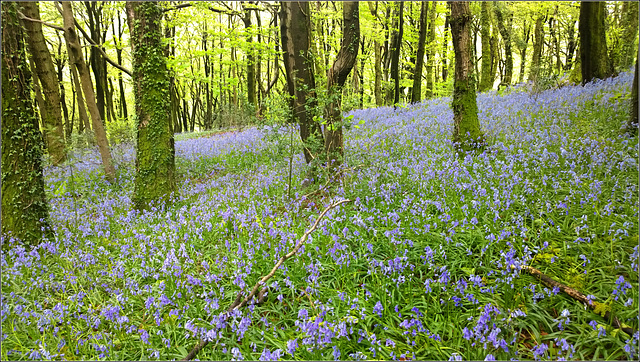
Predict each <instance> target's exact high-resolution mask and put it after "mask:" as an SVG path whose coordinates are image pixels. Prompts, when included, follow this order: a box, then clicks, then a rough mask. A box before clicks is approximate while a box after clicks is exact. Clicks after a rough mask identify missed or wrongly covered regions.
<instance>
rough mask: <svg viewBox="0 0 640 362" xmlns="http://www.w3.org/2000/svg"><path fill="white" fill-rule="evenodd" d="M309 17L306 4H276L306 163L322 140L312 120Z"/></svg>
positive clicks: (317, 151) (314, 104) (314, 105)
mask: <svg viewBox="0 0 640 362" xmlns="http://www.w3.org/2000/svg"><path fill="white" fill-rule="evenodd" d="M310 37H311V18H310V13H309V3H308V2H302V1H301V2H289V1H283V2H281V3H280V38H281V43H282V50H283V51H284V52H283V58H284V59H283V60H284V69H285V72H286V75H287V91H288V93H289V101H290V109H291V111H292V112H293V120H294V121H295V122H297V123H298V124H299V125H300V138H301V139H302V146H303V151H304V158H305V161H306V162H307V164H311V162H312V161H313V160H314V159H315V158H316V157H318V156H319V155H320V153H321V152H322V145H323V144H324V137H323V135H322V131H321V129H320V125H319V124H318V122H316V121H315V120H314V114H315V111H316V108H317V104H318V102H317V98H316V92H315V88H316V83H315V77H314V74H313V56H312V54H311V52H310V47H309V46H310V43H311V42H310Z"/></svg>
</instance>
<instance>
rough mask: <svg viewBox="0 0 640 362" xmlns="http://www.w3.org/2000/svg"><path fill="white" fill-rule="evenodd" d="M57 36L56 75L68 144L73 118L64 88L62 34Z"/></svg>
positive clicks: (57, 33)
mask: <svg viewBox="0 0 640 362" xmlns="http://www.w3.org/2000/svg"><path fill="white" fill-rule="evenodd" d="M56 36H57V37H58V57H57V58H56V69H57V71H56V75H57V77H58V84H59V85H60V105H61V106H62V115H63V116H64V132H65V139H66V141H67V142H71V133H72V132H73V117H71V118H69V109H68V107H67V101H66V99H67V98H66V92H65V88H64V83H63V82H62V79H63V76H64V74H63V71H64V63H65V61H64V56H63V54H62V44H63V43H64V42H63V41H62V38H61V37H60V33H59V32H56Z"/></svg>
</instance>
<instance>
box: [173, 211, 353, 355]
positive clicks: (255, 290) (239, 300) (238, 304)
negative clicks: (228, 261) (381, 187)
mask: <svg viewBox="0 0 640 362" xmlns="http://www.w3.org/2000/svg"><path fill="white" fill-rule="evenodd" d="M347 202H351V200H349V199H345V200H341V201H338V202H336V203H335V204H331V205H329V206H327V207H326V208H325V209H324V211H322V213H320V215H319V216H318V218H317V219H316V221H315V222H314V223H313V225H312V226H311V227H310V228H309V229H308V230H307V231H305V232H304V234H303V235H302V237H301V238H300V240H298V242H297V243H296V245H295V247H294V248H293V250H291V251H290V252H289V253H288V254H286V255H284V256H282V257H281V258H280V260H278V262H277V263H276V265H274V266H273V268H272V269H271V271H270V272H269V273H268V274H267V275H265V276H263V277H262V278H260V280H259V281H258V282H257V283H256V285H254V287H253V289H252V290H251V293H249V295H247V296H246V297H245V298H244V299H243V298H242V291H240V292H238V295H237V296H236V299H235V301H234V302H233V303H231V305H230V306H229V308H227V312H226V313H227V314H229V313H231V312H233V311H234V310H238V309H240V308H242V307H244V306H245V305H247V303H248V302H249V301H250V300H251V298H253V297H254V296H255V295H256V294H258V303H261V302H262V301H263V300H264V297H265V293H266V291H267V286H266V285H265V284H266V282H267V281H268V280H269V279H271V277H273V276H274V275H275V273H276V271H277V270H278V268H279V267H280V266H281V265H282V264H283V263H284V262H285V261H287V260H288V259H290V258H291V257H293V256H294V255H295V254H296V253H297V252H298V250H300V248H301V247H302V245H303V244H304V242H305V241H307V239H308V238H309V235H310V234H311V233H312V232H313V231H314V230H315V229H316V228H317V227H318V224H320V221H321V220H322V218H324V216H325V215H326V214H327V212H329V210H331V209H333V208H334V207H337V206H339V205H342V204H344V203H347ZM260 286H263V287H262V289H260ZM207 344H209V341H208V340H206V341H205V340H200V341H199V342H198V344H197V345H196V346H195V347H193V349H192V350H191V351H190V352H189V353H188V354H187V355H186V356H185V357H184V359H183V361H190V360H191V359H193V358H194V357H195V356H196V355H197V354H198V352H200V350H202V349H203V348H204V347H205V346H206V345H207Z"/></svg>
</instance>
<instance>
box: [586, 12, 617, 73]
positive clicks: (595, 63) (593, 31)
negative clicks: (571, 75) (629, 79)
mask: <svg viewBox="0 0 640 362" xmlns="http://www.w3.org/2000/svg"><path fill="white" fill-rule="evenodd" d="M605 16H606V9H605V3H604V2H603V1H598V2H588V1H582V2H581V3H580V24H579V26H578V29H579V31H580V66H581V71H582V84H585V83H588V82H590V81H592V80H593V79H594V78H598V79H605V78H608V77H610V76H612V75H613V67H612V66H611V62H610V61H609V55H608V54H607V39H606V34H605V24H604V20H605Z"/></svg>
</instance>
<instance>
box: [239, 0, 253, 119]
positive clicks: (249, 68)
mask: <svg viewBox="0 0 640 362" xmlns="http://www.w3.org/2000/svg"><path fill="white" fill-rule="evenodd" d="M242 21H243V22H244V29H245V32H246V34H247V38H246V39H247V47H248V48H249V49H248V50H247V101H248V102H249V105H251V106H252V107H255V105H256V63H255V51H254V48H253V37H252V36H251V31H250V29H251V11H250V10H248V9H245V10H244V16H243V17H242Z"/></svg>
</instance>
